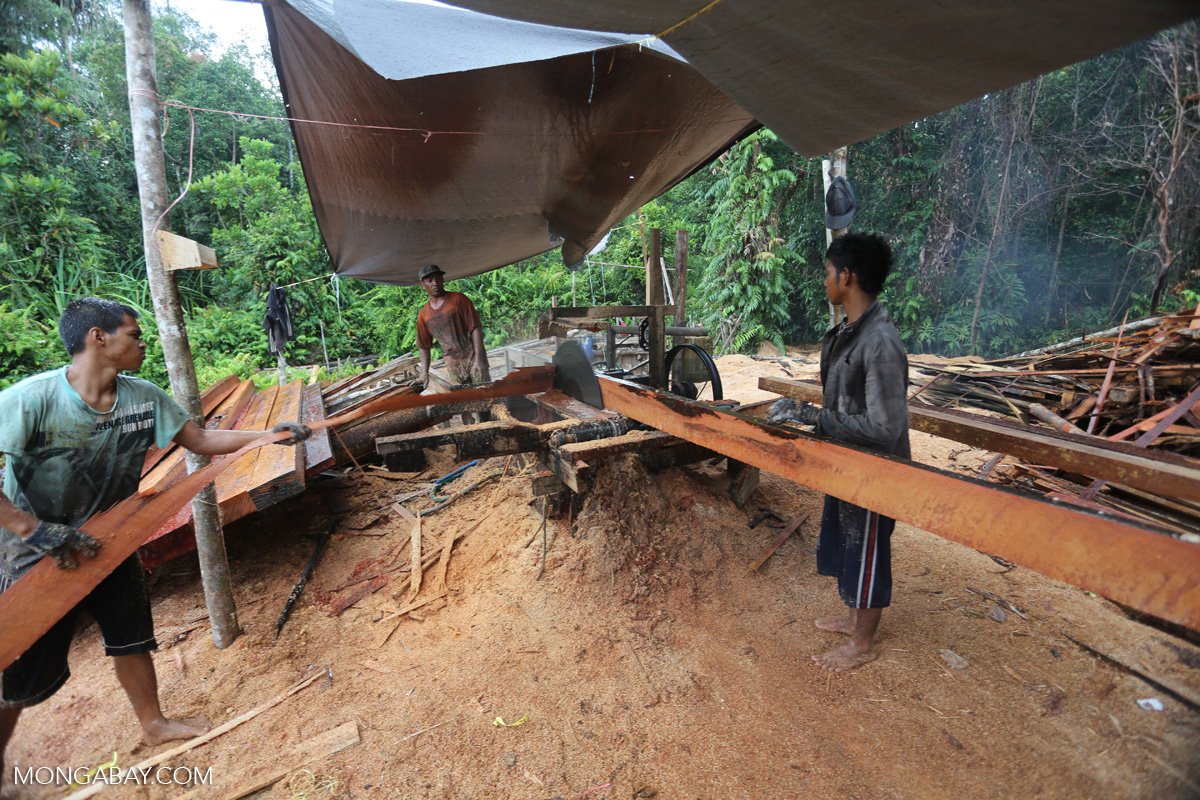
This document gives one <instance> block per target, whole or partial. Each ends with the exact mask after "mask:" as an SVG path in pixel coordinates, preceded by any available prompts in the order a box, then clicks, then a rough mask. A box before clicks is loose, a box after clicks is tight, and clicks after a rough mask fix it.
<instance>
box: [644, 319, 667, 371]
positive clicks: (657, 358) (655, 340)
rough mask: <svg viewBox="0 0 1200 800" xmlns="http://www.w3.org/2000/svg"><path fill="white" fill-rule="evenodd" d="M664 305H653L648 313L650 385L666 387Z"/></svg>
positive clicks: (665, 323) (665, 322)
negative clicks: (652, 308)
mask: <svg viewBox="0 0 1200 800" xmlns="http://www.w3.org/2000/svg"><path fill="white" fill-rule="evenodd" d="M666 310H667V309H666V306H655V307H654V310H653V311H652V312H651V314H650V330H649V331H647V338H649V339H650V365H649V366H650V385H651V386H654V387H655V388H658V389H665V388H667V380H668V378H669V376H668V375H667V321H666V316H665V314H666Z"/></svg>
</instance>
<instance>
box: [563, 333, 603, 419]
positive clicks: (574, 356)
mask: <svg viewBox="0 0 1200 800" xmlns="http://www.w3.org/2000/svg"><path fill="white" fill-rule="evenodd" d="M554 388H555V389H558V390H559V391H560V392H562V393H563V394H565V395H567V396H568V397H573V398H575V399H576V400H579V401H580V402H583V403H587V404H588V405H589V406H591V407H592V408H604V401H603V400H602V399H601V398H600V381H599V380H597V378H596V371H595V370H593V369H592V362H591V361H589V360H588V357H587V355H586V354H585V353H584V352H583V347H582V346H581V345H580V344H579V342H577V341H575V340H574V339H567V340H565V341H563V343H562V344H560V345H559V346H558V350H557V351H556V352H555V353H554Z"/></svg>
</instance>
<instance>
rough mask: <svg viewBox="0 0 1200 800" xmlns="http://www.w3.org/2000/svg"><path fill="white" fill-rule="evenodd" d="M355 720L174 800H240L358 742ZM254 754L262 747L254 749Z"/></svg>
mask: <svg viewBox="0 0 1200 800" xmlns="http://www.w3.org/2000/svg"><path fill="white" fill-rule="evenodd" d="M361 741H362V739H361V738H360V737H359V734H358V723H357V722H343V723H342V724H341V725H338V726H337V727H336V728H331V729H329V730H327V731H325V732H324V733H319V734H317V735H316V736H313V737H312V738H310V739H306V740H305V741H303V742H301V743H300V744H298V745H296V746H295V747H293V748H291V749H290V750H288V751H287V752H284V753H279V754H278V755H275V756H273V757H271V758H270V759H269V760H268V761H266V762H264V763H260V764H257V765H256V766H254V767H251V768H250V769H247V770H243V771H241V772H239V773H237V774H236V775H221V782H220V785H219V786H217V785H213V786H198V787H196V788H195V789H192V790H191V791H190V792H188V793H186V794H184V795H181V796H180V797H178V798H177V800H207V798H214V800H215V799H216V798H219V799H220V800H240V798H243V797H246V796H247V795H250V794H253V793H255V792H258V791H261V790H263V789H265V788H267V787H268V786H271V785H272V784H274V783H277V782H279V781H281V780H283V779H284V778H286V777H287V776H288V774H289V773H291V772H293V771H294V770H297V769H299V768H301V767H303V766H305V765H307V764H310V763H312V762H313V761H316V760H317V759H319V758H324V757H326V756H331V755H334V754H335V753H340V752H341V751H343V750H345V749H347V748H350V747H353V746H354V745H356V744H358V743H359V742H361ZM256 754H259V755H261V754H262V750H261V749H258V748H256Z"/></svg>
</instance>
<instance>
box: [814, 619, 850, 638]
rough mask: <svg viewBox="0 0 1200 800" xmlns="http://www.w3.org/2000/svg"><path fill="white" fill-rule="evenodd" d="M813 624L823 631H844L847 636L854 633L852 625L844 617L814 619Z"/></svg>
mask: <svg viewBox="0 0 1200 800" xmlns="http://www.w3.org/2000/svg"><path fill="white" fill-rule="evenodd" d="M813 625H816V626H817V627H818V628H820V629H821V630H823V631H831V632H833V633H844V634H846V635H847V636H849V635H850V634H852V633H854V626H853V625H852V624H851V623H850V620H849V619H847V618H846V617H825V618H824V619H814V620H813Z"/></svg>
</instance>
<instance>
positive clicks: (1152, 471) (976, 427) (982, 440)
mask: <svg viewBox="0 0 1200 800" xmlns="http://www.w3.org/2000/svg"><path fill="white" fill-rule="evenodd" d="M758 388H760V389H764V390H766V391H768V392H775V393H776V394H781V395H784V396H785V397H793V398H795V399H797V400H807V401H808V402H810V403H816V404H818V405H820V404H821V387H820V386H818V385H817V384H815V383H808V382H806V381H792V380H786V379H783V378H759V379H758ZM908 418H909V424H910V425H911V426H912V429H913V430H915V431H922V432H923V433H930V434H933V435H934V436H941V437H942V438H945V439H951V440H953V441H956V442H962V443H963V444H969V445H971V446H972V447H978V448H980V449H983V450H990V451H992V452H994V453H1005V454H1007V455H1010V456H1016V457H1018V458H1023V459H1025V460H1027V461H1030V462H1032V463H1034V464H1045V465H1047V466H1051V467H1057V468H1059V469H1064V470H1067V471H1069V472H1075V473H1081V474H1083V475H1087V476H1088V477H1092V478H1103V479H1105V480H1109V481H1112V482H1113V483H1119V484H1121V485H1122V486H1131V487H1133V488H1134V489H1141V490H1142V491H1146V492H1153V493H1155V494H1163V495H1166V496H1168V497H1177V498H1179V499H1181V500H1189V501H1192V502H1200V470H1197V469H1196V468H1195V466H1194V464H1193V463H1191V459H1187V458H1183V457H1181V456H1177V455H1174V454H1172V453H1160V452H1151V451H1147V450H1142V449H1140V448H1137V447H1134V446H1132V445H1123V444H1119V443H1116V442H1108V441H1106V440H1104V439H1097V438H1094V437H1088V436H1087V435H1086V434H1083V435H1071V434H1065V433H1056V432H1051V431H1039V430H1035V429H1032V428H1029V427H1028V426H1025V425H1019V424H1016V423H1013V422H1008V421H1007V420H1001V419H993V418H991V417H983V416H980V415H978V414H969V413H967V412H964V411H950V410H948V409H944V408H933V407H931V406H925V405H921V404H918V403H912V404H910V405H909V407H908Z"/></svg>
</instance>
